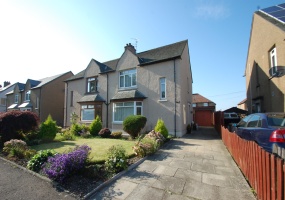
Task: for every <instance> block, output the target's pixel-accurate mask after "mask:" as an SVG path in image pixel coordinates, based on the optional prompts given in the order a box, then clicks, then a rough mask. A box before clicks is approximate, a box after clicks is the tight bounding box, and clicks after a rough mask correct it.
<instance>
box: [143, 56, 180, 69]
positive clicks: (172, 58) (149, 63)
mask: <svg viewBox="0 0 285 200" xmlns="http://www.w3.org/2000/svg"><path fill="white" fill-rule="evenodd" d="M177 58H181V56H174V57H171V58H166V59H162V60H154V61H151V62H147V63H141V64H139V65H138V66H141V67H142V66H146V65H152V64H155V63H160V62H165V61H170V60H175V59H177Z"/></svg>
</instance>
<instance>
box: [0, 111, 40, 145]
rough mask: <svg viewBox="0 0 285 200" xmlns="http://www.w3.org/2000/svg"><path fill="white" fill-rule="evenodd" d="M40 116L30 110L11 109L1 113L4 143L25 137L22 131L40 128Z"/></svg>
mask: <svg viewBox="0 0 285 200" xmlns="http://www.w3.org/2000/svg"><path fill="white" fill-rule="evenodd" d="M38 124H39V117H38V116H37V115H36V114H35V113H33V112H30V111H24V112H23V111H16V110H15V111H9V112H5V113H1V114H0V138H1V143H2V144H3V143H4V142H6V141H9V140H11V139H23V138H22V136H21V135H20V132H22V133H24V134H25V133H27V132H30V131H34V130H36V129H37V128H38Z"/></svg>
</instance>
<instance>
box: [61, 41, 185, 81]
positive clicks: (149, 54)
mask: <svg viewBox="0 0 285 200" xmlns="http://www.w3.org/2000/svg"><path fill="white" fill-rule="evenodd" d="M187 42H188V40H183V41H180V42H177V43H174V44H169V45H166V46H162V47H159V48H155V49H151V50H148V51H144V52H141V53H137V54H136V55H137V57H138V60H139V63H140V64H139V65H140V66H144V65H150V64H154V63H158V62H163V61H167V60H172V59H175V58H179V57H180V56H181V55H182V53H183V50H184V48H185V46H186V44H187ZM119 59H120V58H118V59H115V60H110V61H107V62H104V63H100V62H99V61H97V60H95V59H92V60H94V61H95V62H96V63H97V64H98V65H99V67H100V72H101V73H107V72H111V71H114V70H116V66H117V63H118V61H119ZM85 70H86V69H85ZM85 70H83V71H81V72H79V73H78V74H76V75H74V76H72V77H70V78H69V79H67V80H66V81H71V80H76V79H80V78H83V77H84V73H85Z"/></svg>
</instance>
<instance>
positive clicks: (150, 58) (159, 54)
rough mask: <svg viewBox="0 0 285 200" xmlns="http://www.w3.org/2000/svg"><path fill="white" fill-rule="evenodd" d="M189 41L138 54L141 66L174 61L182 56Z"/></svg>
mask: <svg viewBox="0 0 285 200" xmlns="http://www.w3.org/2000/svg"><path fill="white" fill-rule="evenodd" d="M186 44H187V40H184V41H181V42H177V43H174V44H170V45H166V46H163V47H159V48H156V49H151V50H149V51H144V52H141V53H138V54H137V56H138V57H139V62H140V65H141V66H143V65H149V64H153V63H157V62H162V61H166V60H172V59H175V58H178V57H180V56H181V55H182V52H183V50H184V48H185V45H186Z"/></svg>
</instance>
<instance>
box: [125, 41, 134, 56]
mask: <svg viewBox="0 0 285 200" xmlns="http://www.w3.org/2000/svg"><path fill="white" fill-rule="evenodd" d="M127 49H128V50H130V51H131V52H133V53H134V54H136V49H135V47H134V46H133V45H132V44H131V43H129V44H126V46H125V50H127Z"/></svg>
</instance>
